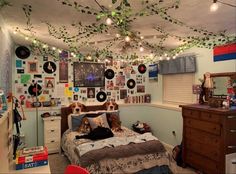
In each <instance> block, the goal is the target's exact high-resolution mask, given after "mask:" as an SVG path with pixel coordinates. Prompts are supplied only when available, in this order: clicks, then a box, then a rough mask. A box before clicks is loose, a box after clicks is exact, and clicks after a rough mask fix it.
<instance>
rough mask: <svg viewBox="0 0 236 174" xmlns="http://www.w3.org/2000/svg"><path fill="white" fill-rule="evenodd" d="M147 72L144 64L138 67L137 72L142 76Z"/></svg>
mask: <svg viewBox="0 0 236 174" xmlns="http://www.w3.org/2000/svg"><path fill="white" fill-rule="evenodd" d="M146 70H147V67H146V66H145V65H144V64H140V65H139V66H138V72H139V73H141V74H144V73H145V72H146Z"/></svg>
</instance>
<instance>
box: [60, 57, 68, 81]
mask: <svg viewBox="0 0 236 174" xmlns="http://www.w3.org/2000/svg"><path fill="white" fill-rule="evenodd" d="M59 82H60V83H68V62H66V61H60V63H59Z"/></svg>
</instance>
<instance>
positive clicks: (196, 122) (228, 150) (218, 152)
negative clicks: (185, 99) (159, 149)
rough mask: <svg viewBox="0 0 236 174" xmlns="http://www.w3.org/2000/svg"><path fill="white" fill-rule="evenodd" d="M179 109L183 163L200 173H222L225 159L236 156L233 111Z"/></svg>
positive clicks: (235, 113) (198, 107)
mask: <svg viewBox="0 0 236 174" xmlns="http://www.w3.org/2000/svg"><path fill="white" fill-rule="evenodd" d="M181 107H182V116H183V160H184V163H185V164H187V165H190V166H192V167H194V168H196V169H198V170H200V171H202V172H203V173H209V174H213V173H214V174H217V173H226V172H225V171H226V167H225V166H226V160H225V159H226V155H227V154H232V153H235V155H236V110H225V109H215V108H210V107H209V106H207V105H198V104H193V105H182V106H181ZM235 158H236V157H235ZM234 165H235V164H234Z"/></svg>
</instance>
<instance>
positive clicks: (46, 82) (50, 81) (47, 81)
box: [44, 77, 55, 88]
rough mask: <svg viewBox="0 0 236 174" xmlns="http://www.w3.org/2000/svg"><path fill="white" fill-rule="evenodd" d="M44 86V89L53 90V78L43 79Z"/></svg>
mask: <svg viewBox="0 0 236 174" xmlns="http://www.w3.org/2000/svg"><path fill="white" fill-rule="evenodd" d="M44 86H45V88H54V86H55V78H54V77H45V79H44Z"/></svg>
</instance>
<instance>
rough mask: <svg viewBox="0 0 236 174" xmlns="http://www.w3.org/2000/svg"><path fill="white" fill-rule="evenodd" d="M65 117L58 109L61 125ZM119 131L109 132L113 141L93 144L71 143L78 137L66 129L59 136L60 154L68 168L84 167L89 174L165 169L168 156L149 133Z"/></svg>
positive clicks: (167, 163) (84, 142)
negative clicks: (69, 166)
mask: <svg viewBox="0 0 236 174" xmlns="http://www.w3.org/2000/svg"><path fill="white" fill-rule="evenodd" d="M68 113H70V111H67V110H66V109H65V108H64V110H63V109H62V116H63V117H64V119H63V118H62V120H63V121H62V125H63V124H65V122H66V120H67V119H66V118H67V117H68V116H66V115H68ZM62 127H63V126H62ZM65 127H66V126H65V125H64V128H65ZM121 128H122V130H123V131H112V132H113V134H114V136H113V137H110V138H106V139H102V140H95V141H93V140H90V139H75V137H76V135H80V133H79V132H77V131H72V130H71V129H68V128H67V130H65V131H64V132H62V141H61V142H62V144H61V146H62V149H63V151H64V154H65V155H66V156H67V157H68V159H69V160H70V162H71V163H72V164H76V165H80V166H82V167H85V168H86V169H87V170H88V171H89V172H90V173H91V174H98V173H103V174H104V173H137V172H140V171H144V170H145V169H150V168H153V167H155V166H169V164H170V160H169V155H168V154H167V152H166V150H165V148H164V146H163V145H162V144H161V143H160V141H159V140H158V139H157V138H156V137H154V136H153V135H152V134H151V133H145V134H138V133H136V132H134V131H132V130H130V129H128V128H126V127H123V126H122V127H121ZM170 173H171V172H170Z"/></svg>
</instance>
